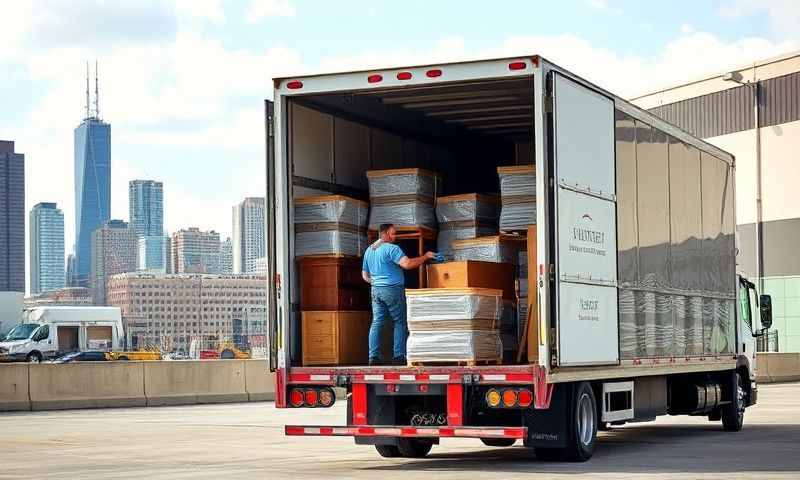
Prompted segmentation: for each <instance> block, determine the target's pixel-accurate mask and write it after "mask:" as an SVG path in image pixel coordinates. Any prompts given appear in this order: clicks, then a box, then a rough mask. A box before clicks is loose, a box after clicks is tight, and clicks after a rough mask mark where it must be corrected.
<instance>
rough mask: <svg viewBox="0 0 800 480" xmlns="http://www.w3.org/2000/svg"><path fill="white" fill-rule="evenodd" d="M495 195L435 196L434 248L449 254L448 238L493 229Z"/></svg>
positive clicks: (479, 234)
mask: <svg viewBox="0 0 800 480" xmlns="http://www.w3.org/2000/svg"><path fill="white" fill-rule="evenodd" d="M498 207H499V205H498V198H497V197H496V196H492V195H482V194H479V193H465V194H461V195H450V196H447V197H438V198H437V199H436V220H437V221H438V222H439V237H438V242H437V251H438V252H439V253H441V254H443V255H444V256H445V257H448V258H449V257H450V256H451V255H452V245H451V243H452V241H453V240H461V239H469V238H476V237H484V236H488V235H492V234H496V233H497V216H498V212H499V208H498Z"/></svg>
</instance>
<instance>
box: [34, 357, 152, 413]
mask: <svg viewBox="0 0 800 480" xmlns="http://www.w3.org/2000/svg"><path fill="white" fill-rule="evenodd" d="M28 368H29V378H30V386H29V389H30V390H29V391H30V401H31V410H61V409H67V408H103V407H143V406H145V404H146V401H145V396H144V369H143V368H142V364H141V363H140V362H96V363H89V362H87V363H67V364H63V365H57V364H47V363H42V364H37V365H29V366H28Z"/></svg>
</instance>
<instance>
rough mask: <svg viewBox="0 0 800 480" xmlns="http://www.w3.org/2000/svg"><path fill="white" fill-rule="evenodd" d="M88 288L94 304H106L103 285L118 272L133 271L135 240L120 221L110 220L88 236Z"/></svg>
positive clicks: (134, 236)
mask: <svg viewBox="0 0 800 480" xmlns="http://www.w3.org/2000/svg"><path fill="white" fill-rule="evenodd" d="M91 247H92V248H91V253H92V262H91V288H92V297H93V298H94V303H95V305H105V304H106V284H107V282H108V279H109V277H111V276H112V275H116V274H118V273H126V272H135V271H136V267H137V266H138V258H137V257H138V252H139V245H138V238H137V236H136V232H135V231H134V230H133V228H131V227H130V225H128V223H126V222H123V221H122V220H110V221H108V222H106V224H105V225H103V226H102V227H100V228H98V229H97V230H95V231H94V235H92V246H91Z"/></svg>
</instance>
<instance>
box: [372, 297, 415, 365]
mask: <svg viewBox="0 0 800 480" xmlns="http://www.w3.org/2000/svg"><path fill="white" fill-rule="evenodd" d="M389 316H391V317H392V320H393V321H394V352H393V357H394V358H405V356H406V338H407V337H408V326H407V325H406V290H405V287H404V286H403V285H395V286H392V287H372V325H370V327H369V358H370V360H380V359H381V337H382V335H381V334H382V333H383V324H384V323H386V319H387V317H389Z"/></svg>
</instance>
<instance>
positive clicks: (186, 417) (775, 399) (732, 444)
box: [0, 383, 800, 480]
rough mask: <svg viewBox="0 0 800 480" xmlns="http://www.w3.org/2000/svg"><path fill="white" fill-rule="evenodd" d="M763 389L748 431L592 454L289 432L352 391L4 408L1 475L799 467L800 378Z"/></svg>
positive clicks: (645, 436) (601, 473)
mask: <svg viewBox="0 0 800 480" xmlns="http://www.w3.org/2000/svg"><path fill="white" fill-rule="evenodd" d="M760 395H761V398H760V403H759V405H758V406H756V407H755V408H753V409H750V410H748V411H747V415H746V420H745V422H746V424H745V429H744V430H743V431H742V432H740V433H734V434H731V433H725V432H723V431H721V427H720V425H719V423H710V422H708V421H705V420H703V419H699V418H689V417H674V418H670V417H665V418H663V419H660V420H659V421H658V422H655V423H648V424H641V425H631V426H625V427H622V428H617V429H615V430H614V431H612V432H608V433H603V434H601V437H600V441H599V444H598V448H597V451H596V453H595V456H594V458H593V459H592V460H591V461H590V462H588V463H583V464H569V463H566V464H565V463H544V462H538V461H536V460H535V459H533V458H532V457H531V455H530V454H529V452H528V451H527V450H526V449H524V448H522V447H513V448H504V449H503V448H488V447H484V446H483V445H482V444H481V443H479V441H478V440H465V439H448V440H444V441H443V442H442V444H441V445H439V446H434V449H433V451H432V453H431V455H430V456H429V457H428V458H426V459H423V460H414V461H411V460H404V459H399V460H387V459H382V458H380V457H379V456H378V455H377V453H376V452H375V451H374V450H373V449H372V447H366V446H356V445H354V444H353V442H352V439H348V438H305V439H303V438H286V437H284V436H283V428H282V426H283V425H284V424H285V423H329V424H333V423H341V422H342V421H343V419H344V409H343V406H344V402H341V403H339V404H337V406H336V407H334V408H333V409H330V410H317V411H313V412H312V411H307V410H304V411H288V410H276V409H274V408H273V406H272V404H271V403H260V404H259V403H255V404H226V405H206V406H188V407H165V408H130V409H107V410H74V411H63V412H39V413H19V414H0V478H2V479H6V478H7V479H22V478H48V479H52V478H104V479H111V478H114V479H116V478H126V479H127V478H141V479H148V480H150V479H173V480H177V479H199V478H227V479H232V478H236V479H245V478H257V479H274V478H298V477H299V476H301V475H303V476H305V477H304V478H381V479H382V480H389V479H399V478H402V479H404V480H408V479H411V478H425V479H427V478H453V479H455V478H478V477H481V478H502V479H504V480H505V479H510V478H532V477H533V476H536V477H547V478H549V477H560V476H567V475H572V474H576V473H579V474H586V475H592V476H596V477H603V478H621V477H626V478H643V477H651V478H676V477H684V478H697V477H710V478H736V477H741V478H748V477H750V478H775V477H781V476H782V477H786V478H798V477H799V476H800V383H795V384H783V385H762V386H761V389H760ZM311 475H314V476H315V477H311ZM301 478H302V477H301Z"/></svg>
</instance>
